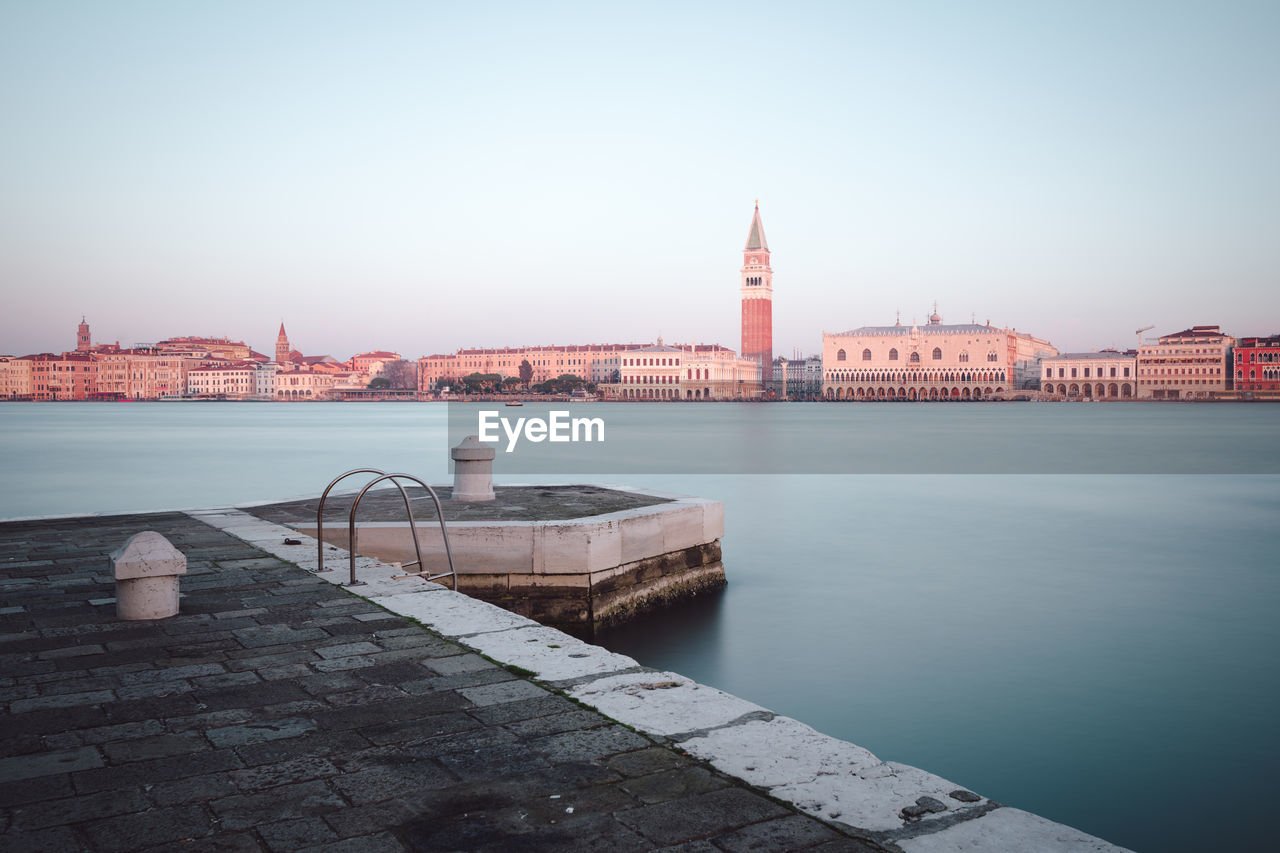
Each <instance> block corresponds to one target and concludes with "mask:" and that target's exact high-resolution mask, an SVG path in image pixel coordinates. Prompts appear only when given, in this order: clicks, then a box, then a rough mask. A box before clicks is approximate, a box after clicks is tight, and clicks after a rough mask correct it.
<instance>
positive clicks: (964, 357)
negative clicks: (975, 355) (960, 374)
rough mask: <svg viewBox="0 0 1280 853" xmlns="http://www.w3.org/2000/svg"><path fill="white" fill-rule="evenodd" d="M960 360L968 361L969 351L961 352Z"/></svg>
mask: <svg viewBox="0 0 1280 853" xmlns="http://www.w3.org/2000/svg"><path fill="white" fill-rule="evenodd" d="M960 361H961V362H963V363H968V361H969V353H967V352H962V353H960Z"/></svg>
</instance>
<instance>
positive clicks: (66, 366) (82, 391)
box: [20, 352, 98, 400]
mask: <svg viewBox="0 0 1280 853" xmlns="http://www.w3.org/2000/svg"><path fill="white" fill-rule="evenodd" d="M20 360H21V361H26V362H27V363H28V364H29V365H30V390H29V392H28V393H27V394H26V395H25V396H27V397H29V398H30V399H32V400H87V399H89V398H90V397H92V396H93V394H94V391H95V389H96V387H97V381H96V380H97V372H98V365H97V363H96V362H95V361H94V357H93V355H92V354H90V353H87V352H66V353H63V354H62V355H54V354H53V353H40V354H38V355H26V356H23V357H22V359H20Z"/></svg>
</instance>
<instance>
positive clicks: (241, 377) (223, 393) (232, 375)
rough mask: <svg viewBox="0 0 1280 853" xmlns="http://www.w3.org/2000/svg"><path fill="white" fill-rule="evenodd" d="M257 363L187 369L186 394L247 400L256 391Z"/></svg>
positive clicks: (230, 363)
mask: <svg viewBox="0 0 1280 853" xmlns="http://www.w3.org/2000/svg"><path fill="white" fill-rule="evenodd" d="M257 374H258V364H257V362H252V361H237V362H227V363H224V364H216V365H212V364H211V365H208V366H204V367H194V368H192V369H190V370H188V371H187V394H189V395H191V396H193V397H212V398H226V399H229V400H248V399H249V398H251V397H254V396H256V395H257V393H258V375H257Z"/></svg>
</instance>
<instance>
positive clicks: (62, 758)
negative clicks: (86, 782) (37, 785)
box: [0, 746, 103, 782]
mask: <svg viewBox="0 0 1280 853" xmlns="http://www.w3.org/2000/svg"><path fill="white" fill-rule="evenodd" d="M102 764H103V761H102V754H101V753H99V752H98V750H96V749H94V748H93V747H91V746H84V747H79V748H77V749H64V750H59V751H57V752H46V753H44V754H37V755H15V756H12V757H10V758H0V782H14V781H17V780H19V779H33V778H35V777H37V776H53V775H55V774H58V773H70V772H72V771H74V770H84V769H86V768H89V767H101V766H102Z"/></svg>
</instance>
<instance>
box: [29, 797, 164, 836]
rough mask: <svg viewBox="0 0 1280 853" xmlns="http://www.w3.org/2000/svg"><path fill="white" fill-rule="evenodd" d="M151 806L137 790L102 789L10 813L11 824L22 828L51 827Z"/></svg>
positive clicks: (126, 812)
mask: <svg viewBox="0 0 1280 853" xmlns="http://www.w3.org/2000/svg"><path fill="white" fill-rule="evenodd" d="M151 807H152V806H151V803H150V802H148V800H147V798H146V797H144V796H143V795H142V791H141V790H140V789H133V790H117V791H103V792H101V793H97V794H91V795H89V796H84V797H69V798H66V799H61V800H47V801H45V802H42V803H36V804H33V805H29V806H26V807H23V808H20V809H17V810H15V811H14V813H13V823H14V825H15V826H17V827H19V828H20V829H23V830H34V829H46V828H48V827H50V826H63V825H66V824H72V823H83V822H85V821H88V820H95V819H97V818H104V817H112V816H114V815H120V814H130V813H134V812H143V811H146V810H147V809H149V808H151Z"/></svg>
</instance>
